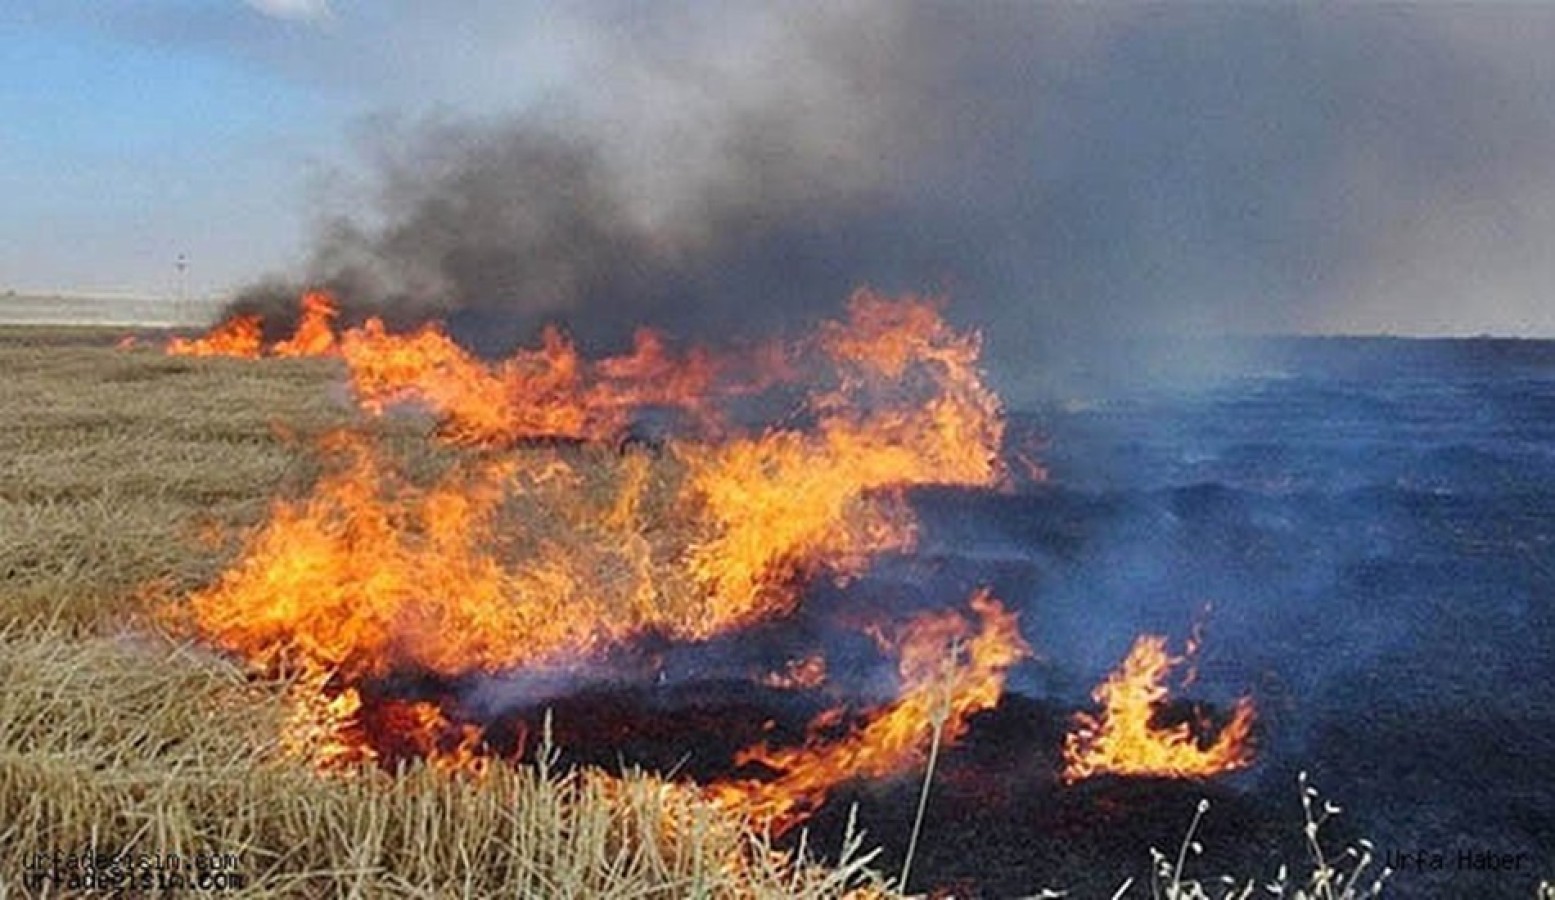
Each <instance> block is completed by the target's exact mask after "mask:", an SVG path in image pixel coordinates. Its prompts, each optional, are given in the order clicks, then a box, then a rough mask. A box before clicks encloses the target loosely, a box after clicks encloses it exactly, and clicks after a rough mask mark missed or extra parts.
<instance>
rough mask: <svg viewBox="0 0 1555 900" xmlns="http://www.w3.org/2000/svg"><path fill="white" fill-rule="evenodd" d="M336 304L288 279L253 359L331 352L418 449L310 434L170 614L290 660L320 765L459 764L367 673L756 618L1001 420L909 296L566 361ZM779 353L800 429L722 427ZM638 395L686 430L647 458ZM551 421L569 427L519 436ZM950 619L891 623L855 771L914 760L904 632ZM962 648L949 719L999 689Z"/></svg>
mask: <svg viewBox="0 0 1555 900" xmlns="http://www.w3.org/2000/svg"><path fill="white" fill-rule="evenodd" d="M333 316H334V307H333V305H332V304H331V303H330V302H329V301H328V298H327V296H325V295H322V294H319V295H309V297H308V298H306V299H305V301H304V311H303V316H302V320H301V324H300V325H299V327H298V329H297V331H296V334H295V335H294V337H293V338H292V339H291V340H290V341H287V342H283V343H281V344H277V345H275V346H274V347H272V348H270V350H269V354H270V355H273V356H284V355H321V354H324V355H338V356H339V357H340V358H341V359H342V360H343V362H344V364H345V366H346V367H347V370H348V372H349V374H350V378H351V382H352V385H353V386H354V389H355V391H356V395H357V397H358V399H359V402H360V403H361V405H362V407H363V409H364V410H365V411H366V412H368V413H369V414H370V415H374V414H378V413H382V412H384V411H385V410H386V409H387V408H388V407H389V406H390V405H392V404H395V403H400V402H417V403H420V404H423V405H425V406H426V407H428V408H430V409H431V410H432V411H433V412H434V413H436V414H437V415H438V416H439V419H440V423H441V424H440V427H439V430H438V432H437V435H438V437H439V438H440V439H441V440H440V442H439V444H441V446H439V445H436V444H435V445H434V446H433V447H431V448H429V452H430V457H428V456H427V453H422V454H421V455H420V456H414V455H413V456H412V457H411V458H410V459H408V460H407V459H403V458H402V457H404V453H403V452H400V453H398V454H397V453H396V452H393V451H391V449H390V445H389V444H388V443H386V442H384V441H383V440H380V439H377V438H374V437H372V436H371V434H370V433H369V432H368V431H363V432H360V433H355V432H352V433H339V434H336V435H333V436H331V437H329V438H328V439H327V440H325V441H324V442H323V445H322V451H323V454H324V459H325V462H326V471H325V474H324V475H323V476H322V477H321V478H320V480H319V481H318V482H317V484H316V485H315V486H314V487H313V489H312V491H311V492H310V493H309V494H308V495H307V496H304V497H300V498H297V499H285V500H280V501H277V502H276V503H275V504H274V506H273V508H272V510H271V514H270V517H269V520H268V521H267V522H266V523H265V524H264V525H263V526H262V527H260V528H259V529H257V530H256V531H255V532H253V533H252V534H251V535H250V536H249V538H248V540H247V541H246V543H245V545H244V547H243V550H242V552H241V554H240V556H239V558H238V559H237V561H236V562H235V564H234V565H232V566H231V567H230V568H229V569H228V570H227V571H226V572H225V573H223V574H222V575H221V576H220V577H219V579H218V580H217V581H216V582H215V583H214V584H212V585H210V586H209V587H208V588H206V589H204V590H201V591H198V592H196V593H195V595H194V596H193V597H192V598H191V600H190V603H189V606H188V611H189V613H190V615H191V616H192V620H193V623H194V627H195V629H196V630H197V631H198V633H199V634H201V635H202V636H203V637H204V638H206V639H207V640H209V641H210V642H212V643H214V644H216V645H217V646H220V647H222V648H224V649H226V650H229V651H231V652H233V653H236V654H238V655H240V656H242V657H244V658H246V659H248V660H249V661H250V662H251V663H252V664H253V665H254V666H255V667H258V668H261V669H265V670H268V671H291V672H301V673H304V675H305V678H304V682H303V683H307V684H311V685H314V688H313V691H314V694H315V695H316V697H315V699H313V700H310V701H307V702H301V701H299V703H298V709H299V717H300V718H299V719H298V721H297V722H295V723H294V724H293V726H291V732H292V734H293V735H294V740H292V741H291V743H292V745H294V746H298V747H300V746H304V745H306V746H310V747H313V748H314V749H313V750H312V751H310V755H311V757H312V758H314V759H315V761H316V762H319V763H320V764H321V765H323V766H325V767H328V766H330V765H333V764H337V763H353V762H363V761H379V762H385V761H389V760H391V759H392V758H394V757H397V756H402V755H406V754H409V755H413V756H414V755H427V756H430V757H433V758H440V759H446V758H450V757H459V756H461V755H462V756H468V755H469V754H470V749H471V747H472V746H473V745H474V742H478V736H477V737H475V738H472V737H471V736H470V735H469V734H466V733H464V732H462V731H461V730H460V728H461V727H463V726H462V725H458V724H455V723H451V722H450V721H448V720H447V719H446V717H443V716H441V714H439V715H437V716H434V715H430V714H429V713H432V712H437V707H436V705H435V704H433V705H431V706H429V707H426V708H425V709H420V708H419V707H417V708H416V709H420V712H415V711H414V709H412V708H410V707H406V708H397V709H396V710H395V711H394V712H393V714H392V715H391V714H389V713H387V712H386V711H385V710H386V709H388V708H389V706H392V704H387V705H386V703H387V701H385V700H383V699H382V698H377V697H371V696H369V695H368V693H366V692H364V691H363V690H362V689H361V686H362V685H363V684H364V683H366V682H369V681H371V680H373V679H383V678H386V677H390V676H393V675H395V674H396V673H404V672H411V673H423V674H428V675H433V676H441V677H449V678H457V677H461V676H466V675H470V674H474V673H498V672H507V671H513V670H519V669H524V668H526V667H538V666H547V665H552V664H559V663H561V662H567V661H578V660H587V659H588V658H590V657H591V655H594V654H597V653H599V652H601V651H603V650H605V649H608V648H610V647H613V646H619V645H622V644H625V643H627V642H630V641H632V640H633V639H635V638H637V637H639V636H641V635H645V634H648V633H653V634H657V635H660V636H663V637H665V638H668V639H671V640H680V641H694V640H699V639H704V638H708V637H711V636H714V635H718V634H722V633H726V632H729V631H731V630H732V629H736V628H740V627H743V626H745V625H749V624H751V623H754V622H757V621H762V620H771V619H776V618H780V617H783V616H786V615H788V614H790V613H791V612H792V611H793V610H794V608H795V607H796V605H797V604H798V602H799V599H800V597H801V594H802V590H803V587H804V584H805V583H806V582H807V581H808V580H809V579H812V578H815V577H820V576H826V575H832V576H846V575H850V574H852V573H855V572H857V571H859V570H861V569H862V568H863V566H864V565H866V564H867V562H868V560H869V558H870V557H871V556H872V555H874V554H877V553H879V552H881V551H883V550H887V549H894V548H900V547H904V546H906V545H908V544H909V543H910V542H911V540H912V539H913V534H914V531H915V526H914V521H913V516H912V513H911V510H910V508H909V507H908V505H907V504H906V502H905V500H904V499H903V498H902V497H901V496H900V491H901V489H902V488H904V487H908V486H911V485H914V484H929V483H955V484H966V485H979V486H981V485H989V484H993V483H995V482H996V481H997V480H998V479H999V478H1000V476H1001V471H1000V468H999V463H998V450H999V441H1000V439H1001V436H1002V423H1001V421H1000V416H999V408H998V404H997V401H996V399H995V398H994V396H993V394H992V393H991V392H990V391H988V390H987V389H986V388H985V387H984V386H983V384H982V382H981V378H980V375H979V373H978V372H977V370H976V358H977V352H978V343H977V340H976V338H975V337H973V336H967V335H962V334H959V333H957V332H955V331H954V330H952V329H950V328H949V327H948V326H947V325H946V324H945V323H944V322H943V320H942V319H940V317H939V315H938V313H937V311H936V310H935V309H934V308H933V306H932V305H931V304H929V303H927V302H924V301H920V300H915V299H908V300H905V301H891V300H887V299H885V298H882V297H879V296H877V295H874V294H872V293H869V292H860V293H859V294H857V295H856V296H855V297H854V298H853V300H852V301H851V303H850V306H849V312H848V317H847V318H846V319H845V320H844V321H840V322H835V323H830V324H828V325H826V326H824V327H823V328H822V329H821V330H820V331H819V333H818V334H817V335H816V336H815V337H814V338H811V339H809V340H808V341H804V342H802V343H801V344H800V345H799V346H797V347H795V348H793V349H783V348H776V349H774V348H772V347H769V348H766V349H763V350H761V351H759V352H755V353H752V354H750V355H749V358H747V359H743V360H741V361H739V362H735V361H732V359H720V358H719V357H716V356H714V355H713V354H712V353H709V352H706V351H699V350H693V351H690V352H687V353H683V354H678V353H675V352H672V351H671V350H670V349H669V348H668V347H667V345H666V344H665V343H664V341H663V340H662V338H660V337H659V336H658V335H656V334H654V333H652V332H648V331H643V332H639V335H638V337H637V339H636V343H635V346H634V348H633V350H632V352H631V353H629V354H627V355H624V356H619V357H613V358H607V359H604V360H600V361H597V362H589V361H587V360H584V359H583V358H582V357H581V356H580V355H579V353H578V351H577V350H576V348H575V347H574V346H573V345H572V344H571V343H570V342H569V341H567V340H566V339H565V337H563V336H562V335H561V334H560V332H557V331H554V330H550V331H547V332H546V334H545V336H544V339H543V340H542V342H541V345H540V346H539V347H538V348H536V349H532V350H521V351H519V352H517V353H515V354H514V355H512V356H511V357H509V358H507V359H505V360H503V361H501V362H498V363H495V364H488V363H485V362H483V361H481V360H478V359H476V358H474V357H473V356H471V355H469V354H468V353H467V352H466V351H464V350H463V349H462V348H460V347H459V346H458V345H457V344H455V343H454V342H453V341H452V340H451V339H449V338H448V336H447V335H446V334H445V333H444V332H443V331H442V330H441V329H439V328H437V327H436V326H428V327H425V328H423V329H421V330H419V331H416V332H413V333H411V334H407V335H395V334H390V333H389V332H388V331H387V330H386V329H385V328H384V327H383V325H382V324H381V323H379V322H376V321H368V322H366V323H364V325H362V326H361V327H358V328H351V329H347V330H345V331H343V332H341V333H339V334H338V335H337V334H336V332H335V331H334V330H333V329H332V327H331V324H330V323H331V320H332V318H333ZM253 333H254V334H255V335H256V336H257V334H258V328H257V324H256V326H255V327H254V329H253ZM255 352H256V355H257V353H258V351H257V350H256V351H255ZM799 356H804V357H806V358H807V363H806V365H805V369H806V371H807V375H808V377H809V379H810V382H809V383H808V384H809V387H810V391H809V395H810V397H809V400H808V402H807V411H806V412H805V414H804V416H803V417H802V418H803V419H805V420H806V421H807V422H808V423H809V426H810V427H808V428H801V427H797V426H796V427H790V428H770V429H768V430H766V431H763V432H761V433H759V434H753V435H752V434H747V435H738V434H734V435H730V434H728V432H729V431H730V430H732V426H730V425H729V424H728V423H727V422H726V421H725V416H724V415H723V412H722V409H721V407H720V401H721V400H724V399H727V398H729V397H731V396H739V395H745V394H750V393H753V392H759V391H760V390H762V389H764V388H765V387H767V386H770V385H772V384H774V383H777V382H779V381H784V380H788V379H793V378H795V377H796V376H795V374H794V373H795V372H796V371H798V369H797V368H795V367H792V366H790V365H789V362H790V360H792V359H793V358H795V357H799ZM654 406H667V407H673V408H675V409H676V410H679V411H681V412H682V413H684V416H685V418H684V420H683V421H682V422H681V423H680V424H681V426H682V427H683V429H684V430H685V431H687V432H688V433H687V434H683V435H681V436H677V437H672V438H670V439H668V441H667V444H666V446H665V448H664V450H663V451H662V452H659V453H653V452H651V451H649V450H637V449H631V448H626V449H623V448H622V445H621V439H622V438H623V436H624V435H626V434H627V432H628V429H629V428H630V425H631V421H632V416H633V415H634V414H635V413H636V412H637V411H638V410H640V409H642V408H644V407H654ZM557 436H562V437H571V438H575V439H577V440H578V441H580V442H581V444H555V443H549V442H538V443H537V442H534V441H530V440H526V439H530V438H535V437H557ZM427 472H430V473H431V474H430V476H429V475H428V474H427ZM418 473H419V474H418ZM990 604H992V601H988V600H985V599H983V598H979V599H978V600H977V601H976V603H975V608H976V609H977V610H978V613H979V615H981V616H983V617H984V618H985V619H990V620H995V621H1000V622H1002V621H1005V620H1004V619H1002V618H999V616H1000V615H1003V614H1002V611H1001V612H1000V613H999V615H994V613H993V610H995V609H996V607H997V605H996V604H992V605H990ZM1009 621H1010V622H1013V618H1012V617H1011V618H1010V619H1009ZM965 624H966V623H965V622H964V621H963V619H962V618H961V617H960V615H959V614H954V613H948V614H946V615H945V616H944V617H941V618H939V619H932V618H931V619H927V620H924V622H922V623H919V624H915V625H914V626H913V627H912V628H910V629H908V631H907V632H906V634H907V640H906V644H905V645H904V647H903V649H902V651H901V653H902V666H903V676H904V683H906V684H907V685H908V687H907V688H906V691H907V692H906V694H905V695H904V699H903V700H901V701H899V703H898V704H897V705H896V706H895V707H893V709H892V710H891V711H888V712H885V713H882V714H881V715H880V716H879V717H878V718H877V719H875V720H874V721H873V723H872V724H871V725H870V726H869V727H868V728H866V729H865V731H864V732H862V733H861V735H860V736H858V737H856V738H855V739H854V740H855V741H856V742H857V744H858V746H857V749H856V750H854V751H852V752H854V753H856V754H862V755H864V756H865V757H868V758H870V759H874V760H877V762H875V763H872V764H871V765H872V766H873V768H871V769H870V770H869V771H884V770H885V769H887V768H890V766H892V765H901V764H907V763H910V760H911V759H912V753H911V752H909V751H910V750H911V748H912V747H916V746H917V744H916V743H915V741H916V738H913V739H911V740H909V739H907V738H903V737H900V736H897V737H894V738H893V737H891V735H893V734H898V733H906V732H907V731H910V724H911V723H910V720H911V719H912V718H913V716H915V715H917V714H918V713H921V712H922V711H923V710H922V709H919V708H918V707H921V705H922V703H923V702H925V701H923V700H922V699H921V698H919V699H916V700H915V699H914V698H915V697H917V696H918V694H921V693H922V691H924V690H926V688H923V687H921V685H920V684H919V682H920V681H921V678H920V676H921V675H922V673H921V672H920V671H919V670H920V668H921V666H920V665H919V662H917V660H918V656H917V654H918V653H919V651H917V650H915V649H913V647H914V641H915V640H917V639H918V637H917V636H920V635H923V634H927V633H929V632H930V631H931V630H933V629H934V628H938V629H939V630H941V631H944V630H947V629H951V630H954V629H962V628H964V626H965ZM1001 639H1002V640H1006V641H1008V640H1013V641H1015V642H1016V643H1017V644H1018V640H1019V639H1018V635H1015V634H1014V633H1013V631H1011V632H1010V633H1009V634H1003V635H1002V637H1001ZM925 640H926V639H925ZM979 640H980V639H974V640H973V641H972V642H971V644H970V645H969V646H970V647H972V648H974V649H975V650H976V651H977V652H975V653H973V654H972V655H971V656H970V658H969V661H968V663H967V666H968V674H965V675H964V676H963V677H962V678H961V679H960V680H958V681H957V684H958V685H959V686H958V688H957V697H958V698H961V699H958V700H957V704H958V706H957V709H958V710H960V711H959V712H957V713H956V716H957V717H958V718H956V720H955V722H953V723H952V725H951V726H950V732H951V733H952V734H954V733H958V732H959V729H960V728H961V727H962V726H961V725H960V724H959V722H960V721H961V718H960V717H964V715H966V714H967V713H969V712H970V711H972V710H973V709H975V708H981V707H980V706H979V705H978V704H983V705H987V704H990V703H992V702H993V700H994V699H996V698H997V687H995V688H994V692H993V697H992V698H990V697H988V696H987V694H986V690H987V688H986V687H980V688H974V687H973V686H972V682H971V680H970V679H972V678H973V676H974V674H975V677H976V678H978V679H988V678H990V677H992V678H994V679H995V681H996V680H997V673H996V672H995V670H999V666H1000V665H1001V663H999V661H998V659H997V658H996V657H990V654H991V653H992V652H993V651H991V650H985V649H983V647H984V645H983V644H982V643H979V642H978V641H979ZM1000 671H1002V670H1000ZM825 672H826V668H825V660H824V659H823V658H820V657H817V658H816V659H815V660H814V661H813V662H807V663H805V664H804V666H803V667H802V668H799V669H796V670H795V671H794V672H792V673H788V676H787V677H790V678H791V679H792V683H793V684H795V685H807V684H808V685H813V684H818V683H820V682H821V681H822V680H824V677H825ZM963 706H964V707H965V708H964V709H963V708H962V707H963ZM310 722H311V725H310V724H309V723H310ZM385 729H387V730H388V731H389V732H394V734H392V735H391V734H387V733H383V732H384V731H385ZM407 730H408V731H409V732H412V733H416V734H420V735H421V736H420V737H412V736H407V735H406V734H405V733H403V732H405V731H407ZM871 747H876V749H873V750H871V749H870V748H871ZM893 747H894V748H895V750H894V751H893V750H892V749H891V748H893ZM893 753H894V754H895V755H892V754H893ZM753 758H754V757H753ZM780 759H781V757H780V756H774V757H773V758H772V760H773V761H779V760H780ZM888 761H889V762H888ZM791 762H793V763H794V765H796V766H798V768H799V769H800V770H801V771H803V772H807V773H808V774H802V775H800V776H796V777H799V778H803V779H810V781H807V782H805V783H806V784H819V781H818V779H820V778H821V777H822V776H820V775H819V774H818V773H817V772H815V771H814V770H813V769H812V768H810V767H807V766H799V765H798V761H797V760H794V761H791ZM805 790H807V791H811V792H813V791H815V790H816V788H814V787H807V788H805Z"/></svg>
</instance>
